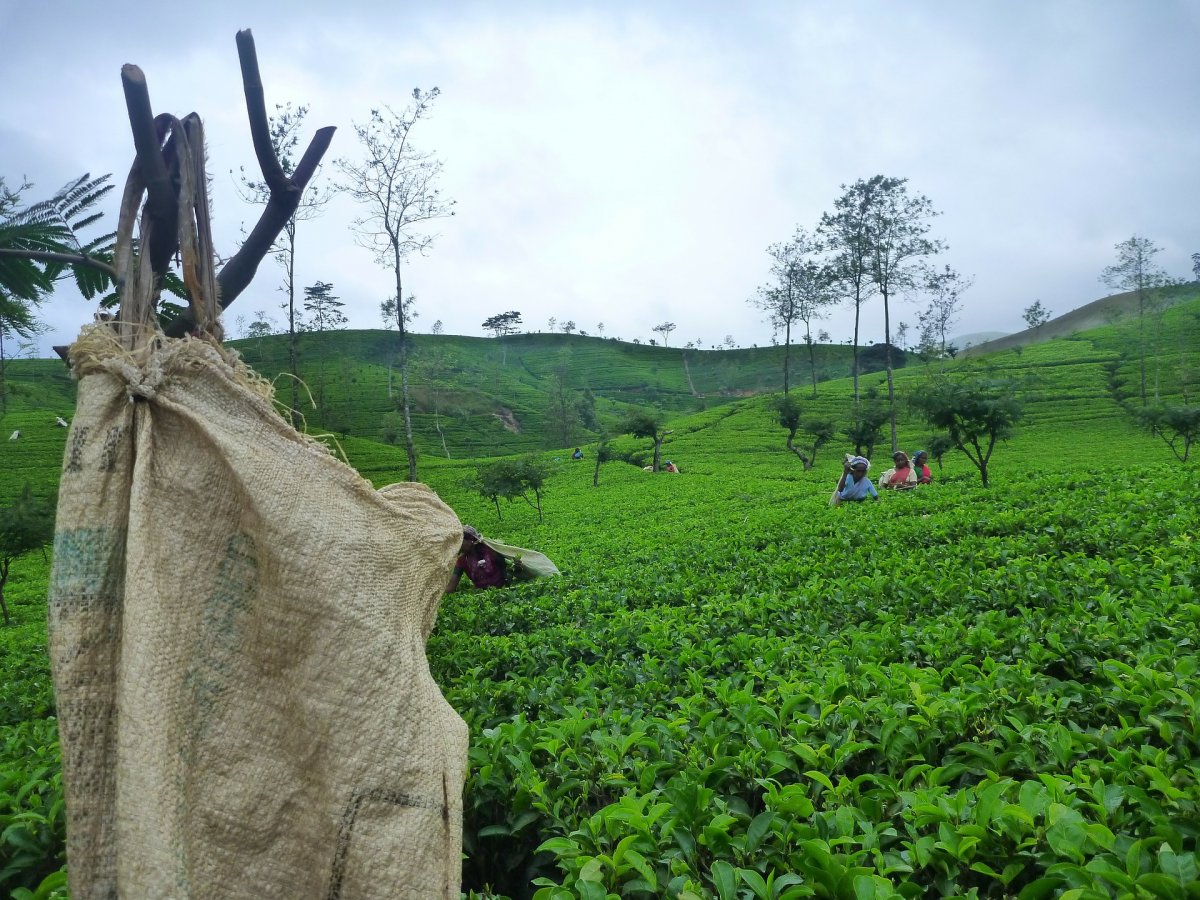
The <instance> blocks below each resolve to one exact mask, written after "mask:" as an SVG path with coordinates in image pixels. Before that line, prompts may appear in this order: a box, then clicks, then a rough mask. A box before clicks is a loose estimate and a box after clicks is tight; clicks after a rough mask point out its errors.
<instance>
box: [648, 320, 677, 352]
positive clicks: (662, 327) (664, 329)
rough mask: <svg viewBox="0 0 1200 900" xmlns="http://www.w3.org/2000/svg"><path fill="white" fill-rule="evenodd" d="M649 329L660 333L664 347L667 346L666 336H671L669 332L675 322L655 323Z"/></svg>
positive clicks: (672, 329)
mask: <svg viewBox="0 0 1200 900" xmlns="http://www.w3.org/2000/svg"><path fill="white" fill-rule="evenodd" d="M650 330H651V331H654V332H657V333H658V334H661V335H662V339H663V346H664V347H665V346H667V338H669V337H670V336H671V332H672V331H674V330H675V323H674V322H663V323H661V324H659V325H655V326H654V327H653V328H651V329H650Z"/></svg>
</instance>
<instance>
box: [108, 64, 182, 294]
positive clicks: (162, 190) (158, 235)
mask: <svg viewBox="0 0 1200 900" xmlns="http://www.w3.org/2000/svg"><path fill="white" fill-rule="evenodd" d="M121 84H122V87H123V88H124V91H125V109H126V111H127V112H128V114H129V127H130V128H131V129H132V131H133V146H134V148H135V150H136V153H137V164H138V166H139V167H140V169H141V175H142V181H144V182H145V184H146V211H147V213H148V215H149V217H150V220H151V222H152V223H153V228H152V229H151V232H150V245H149V247H148V250H149V252H150V264H151V268H152V269H153V270H154V271H155V273H157V274H159V275H162V274H164V273H165V272H166V271H167V268H168V267H169V265H170V262H171V257H172V256H173V255H174V253H175V248H176V246H177V245H178V241H179V235H178V228H177V225H178V221H179V197H178V195H177V194H176V189H175V185H174V184H173V183H172V178H171V170H170V167H169V166H168V164H167V160H166V158H165V157H164V155H163V150H162V141H163V137H164V135H165V134H166V132H167V130H168V129H169V127H170V124H169V123H170V117H169V116H159V117H158V118H155V116H154V111H153V109H152V108H151V106H150V91H149V90H148V89H147V87H146V76H145V75H143V74H142V70H141V69H139V68H138V67H137V66H135V65H131V64H128V63H127V64H126V65H124V66H122V67H121Z"/></svg>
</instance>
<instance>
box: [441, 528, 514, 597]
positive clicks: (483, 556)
mask: <svg viewBox="0 0 1200 900" xmlns="http://www.w3.org/2000/svg"><path fill="white" fill-rule="evenodd" d="M504 569H505V561H504V557H503V556H501V555H500V554H499V553H497V552H496V551H495V550H493V549H492V548H491V547H489V546H488V545H487V544H485V543H484V541H483V535H481V534H480V533H479V530H478V529H476V528H474V527H472V526H470V525H464V526H463V539H462V547H461V548H460V549H459V552H458V559H457V560H456V561H455V563H454V574H453V575H451V576H450V583H449V584H448V585H446V593H447V594H453V593H454V592H455V591H456V590H458V582H459V581H460V580H461V579H462V577H463V575H466V576H467V577H468V578H470V579H471V584H473V585H475V587H477V588H489V587H500V586H501V585H503V584H504Z"/></svg>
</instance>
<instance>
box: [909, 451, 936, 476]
mask: <svg viewBox="0 0 1200 900" xmlns="http://www.w3.org/2000/svg"><path fill="white" fill-rule="evenodd" d="M913 470H914V471H915V472H916V473H917V484H933V473H932V472H930V471H929V454H928V453H926V452H925V451H924V450H918V451H917V452H916V453H914V454H913Z"/></svg>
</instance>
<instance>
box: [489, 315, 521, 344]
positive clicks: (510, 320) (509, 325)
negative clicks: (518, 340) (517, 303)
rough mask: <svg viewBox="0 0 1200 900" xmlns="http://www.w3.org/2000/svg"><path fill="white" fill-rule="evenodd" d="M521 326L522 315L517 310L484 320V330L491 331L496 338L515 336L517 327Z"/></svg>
mask: <svg viewBox="0 0 1200 900" xmlns="http://www.w3.org/2000/svg"><path fill="white" fill-rule="evenodd" d="M520 324H521V314H520V313H519V312H517V311H516V310H515V309H510V310H509V311H508V312H503V313H496V315H494V316H491V317H490V318H487V319H484V320H483V328H484V330H485V331H490V332H491V333H492V337H496V338H501V337H504V336H505V335H509V334H515V333H516V330H517V326H518V325H520Z"/></svg>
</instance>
